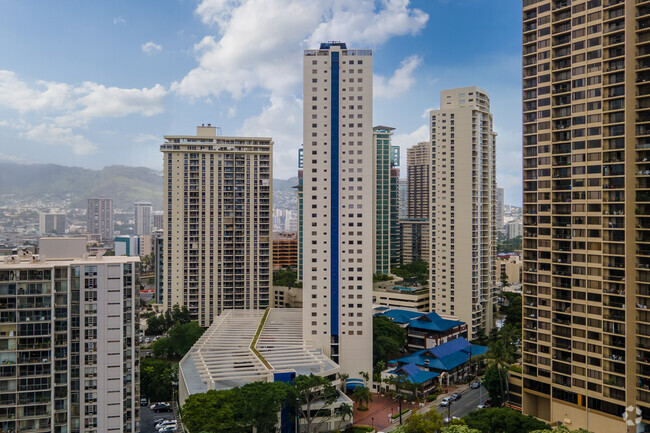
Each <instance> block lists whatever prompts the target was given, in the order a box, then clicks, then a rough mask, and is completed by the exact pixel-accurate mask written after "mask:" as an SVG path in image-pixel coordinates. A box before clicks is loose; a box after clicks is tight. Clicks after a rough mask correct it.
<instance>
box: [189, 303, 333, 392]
mask: <svg viewBox="0 0 650 433" xmlns="http://www.w3.org/2000/svg"><path fill="white" fill-rule="evenodd" d="M268 312H269V313H268V315H267V316H266V319H265V320H264V313H265V310H227V311H225V312H224V313H222V314H221V315H220V316H219V317H217V319H216V320H215V321H214V323H213V324H212V325H211V326H210V328H208V330H207V331H205V333H204V334H203V336H202V337H201V338H200V339H199V341H197V342H196V343H195V344H194V346H193V347H192V349H191V350H190V351H189V352H188V353H187V355H185V357H184V358H183V359H182V360H181V362H180V366H179V373H180V376H182V380H181V384H184V385H185V387H186V390H184V391H185V392H186V393H187V395H191V394H196V393H200V392H205V391H207V390H210V389H216V390H222V389H230V388H233V387H236V386H242V385H245V384H247V383H251V382H258V381H262V382H273V378H274V374H277V373H286V372H295V373H296V375H309V374H310V373H313V374H315V375H318V376H326V375H330V374H334V373H337V372H338V371H339V366H338V364H336V363H334V362H333V361H332V360H330V359H329V358H328V357H327V356H325V355H324V354H323V353H322V352H321V351H320V350H317V349H315V348H313V347H312V346H311V345H309V344H308V343H307V342H305V341H304V340H303V338H302V310H301V309H293V308H282V309H276V308H270V309H268ZM260 328H261V332H260V334H259V336H258V338H257V340H256V341H255V335H256V333H257V331H258V329H260ZM254 341H255V343H254ZM253 344H254V345H253Z"/></svg>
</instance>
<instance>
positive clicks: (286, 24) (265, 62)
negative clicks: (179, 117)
mask: <svg viewBox="0 0 650 433" xmlns="http://www.w3.org/2000/svg"><path fill="white" fill-rule="evenodd" d="M196 13H197V14H198V15H199V17H200V18H201V20H202V21H203V22H204V23H206V24H213V25H216V26H217V31H218V35H216V36H206V37H205V38H204V39H203V40H201V41H200V42H199V43H198V44H196V45H195V46H194V50H195V53H196V56H197V59H198V61H199V65H198V66H197V67H196V68H195V69H193V70H192V71H190V72H189V73H188V74H187V75H186V76H185V77H184V78H183V79H182V80H181V81H180V82H178V83H175V84H174V85H173V86H172V89H173V90H175V91H177V92H178V93H179V94H181V95H184V96H188V97H191V98H201V97H205V96H209V95H214V96H218V95H220V94H221V93H222V92H227V93H230V94H231V95H232V96H233V97H234V98H241V97H242V96H243V95H245V94H247V93H249V92H250V91H251V90H253V89H254V88H257V87H260V88H262V89H265V90H268V91H270V92H271V94H273V95H275V96H279V97H286V96H288V95H296V94H298V93H299V90H300V84H301V82H302V74H301V70H302V55H301V51H302V49H305V48H314V47H318V44H319V43H320V42H323V41H328V40H333V39H337V40H343V41H346V42H347V43H348V44H349V45H350V46H351V47H358V48H374V47H376V46H378V45H380V44H382V43H384V42H386V41H387V40H388V39H389V38H391V37H393V36H396V35H405V34H414V33H417V32H418V31H420V30H421V29H422V28H423V27H424V24H425V23H426V21H427V20H428V15H427V14H425V13H424V12H422V11H420V10H418V9H413V8H410V7H409V1H408V0H383V1H381V2H379V3H377V2H374V1H371V0H358V1H355V2H347V1H343V0H238V1H236V0H203V1H202V2H201V3H200V4H199V5H198V7H197V9H196Z"/></svg>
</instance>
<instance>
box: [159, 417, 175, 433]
mask: <svg viewBox="0 0 650 433" xmlns="http://www.w3.org/2000/svg"><path fill="white" fill-rule="evenodd" d="M176 427H177V424H176V420H174V422H169V423H167V422H163V423H161V424H160V426H158V431H159V432H167V431H169V430H170V429H172V428H173V429H176Z"/></svg>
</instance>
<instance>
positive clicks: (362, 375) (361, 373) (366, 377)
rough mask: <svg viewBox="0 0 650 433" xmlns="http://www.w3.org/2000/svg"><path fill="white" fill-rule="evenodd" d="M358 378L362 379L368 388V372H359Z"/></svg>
mask: <svg viewBox="0 0 650 433" xmlns="http://www.w3.org/2000/svg"><path fill="white" fill-rule="evenodd" d="M359 376H361V377H363V378H364V380H365V381H366V386H368V382H370V375H369V374H368V372H367V371H360V372H359Z"/></svg>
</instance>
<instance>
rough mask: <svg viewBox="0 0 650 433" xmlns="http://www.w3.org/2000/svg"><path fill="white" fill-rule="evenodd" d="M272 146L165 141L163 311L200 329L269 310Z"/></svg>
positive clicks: (201, 131)
mask: <svg viewBox="0 0 650 433" xmlns="http://www.w3.org/2000/svg"><path fill="white" fill-rule="evenodd" d="M272 148H273V141H271V139H270V138H259V137H222V136H220V135H217V129H216V128H215V127H214V126H211V125H210V124H208V126H198V127H197V131H196V135H168V136H165V143H164V144H162V145H161V146H160V150H161V152H163V154H164V185H165V186H164V191H165V199H166V209H165V212H166V227H165V229H166V233H165V238H164V251H165V258H164V266H163V283H164V287H163V305H164V307H165V308H171V307H172V306H174V305H185V306H187V307H188V308H189V310H190V314H191V317H192V319H193V320H197V321H198V323H199V324H200V325H201V326H204V327H207V326H210V324H211V323H212V322H213V320H214V318H215V317H217V316H218V315H219V314H221V312H222V311H223V310H230V309H257V308H266V307H268V306H269V296H270V287H271V282H272V268H271V257H272V248H273V243H272V238H271V236H272V233H271V232H272V226H271V211H272V209H273V204H272V197H273V191H272V188H273V186H272V183H271V180H272V179H273V162H272Z"/></svg>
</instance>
